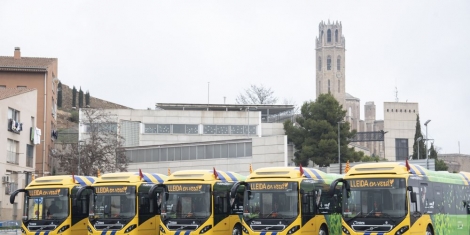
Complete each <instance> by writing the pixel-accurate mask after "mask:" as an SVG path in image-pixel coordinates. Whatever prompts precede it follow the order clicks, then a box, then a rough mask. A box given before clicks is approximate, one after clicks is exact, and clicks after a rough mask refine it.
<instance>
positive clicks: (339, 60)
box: [336, 56, 341, 71]
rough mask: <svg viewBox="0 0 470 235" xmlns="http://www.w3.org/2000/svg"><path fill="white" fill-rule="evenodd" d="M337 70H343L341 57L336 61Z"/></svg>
mask: <svg viewBox="0 0 470 235" xmlns="http://www.w3.org/2000/svg"><path fill="white" fill-rule="evenodd" d="M336 70H338V71H339V70H341V56H338V59H336Z"/></svg>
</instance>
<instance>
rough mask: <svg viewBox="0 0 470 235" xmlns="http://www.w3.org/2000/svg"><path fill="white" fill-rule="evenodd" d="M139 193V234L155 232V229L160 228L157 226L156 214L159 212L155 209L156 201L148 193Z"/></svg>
mask: <svg viewBox="0 0 470 235" xmlns="http://www.w3.org/2000/svg"><path fill="white" fill-rule="evenodd" d="M138 195H139V198H138V203H139V204H138V205H139V207H138V208H139V209H138V210H137V211H138V213H139V217H138V218H139V226H138V230H139V234H140V233H142V234H155V231H156V230H157V229H158V228H157V227H156V224H157V219H156V216H155V215H156V214H157V213H156V211H155V209H156V206H155V202H154V200H152V198H149V195H148V193H142V192H139V194H138Z"/></svg>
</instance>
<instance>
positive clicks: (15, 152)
mask: <svg viewBox="0 0 470 235" xmlns="http://www.w3.org/2000/svg"><path fill="white" fill-rule="evenodd" d="M36 108H37V90H36V89H34V88H33V89H29V88H0V123H3V124H4V127H3V128H0V138H1V140H0V149H3V151H5V152H4V154H0V175H1V177H2V178H1V189H0V212H1V213H0V220H19V219H21V215H22V213H21V211H22V205H23V198H18V200H16V202H15V204H13V205H11V204H10V194H11V193H13V192H14V191H15V190H17V189H19V188H25V187H26V184H27V183H28V182H29V181H30V176H31V173H32V172H34V166H35V156H36V150H35V146H34V145H35V144H34V139H33V137H32V136H31V134H32V133H31V130H32V129H35V128H36V113H37V112H36ZM18 215H19V216H18Z"/></svg>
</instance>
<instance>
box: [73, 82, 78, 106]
mask: <svg viewBox="0 0 470 235" xmlns="http://www.w3.org/2000/svg"><path fill="white" fill-rule="evenodd" d="M72 107H77V88H75V86H73V89H72Z"/></svg>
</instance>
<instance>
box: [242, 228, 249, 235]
mask: <svg viewBox="0 0 470 235" xmlns="http://www.w3.org/2000/svg"><path fill="white" fill-rule="evenodd" d="M242 231H243V232H244V233H246V234H250V233H249V232H248V229H246V228H245V226H242Z"/></svg>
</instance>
